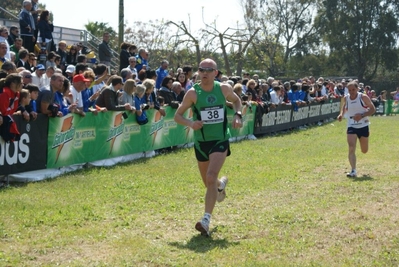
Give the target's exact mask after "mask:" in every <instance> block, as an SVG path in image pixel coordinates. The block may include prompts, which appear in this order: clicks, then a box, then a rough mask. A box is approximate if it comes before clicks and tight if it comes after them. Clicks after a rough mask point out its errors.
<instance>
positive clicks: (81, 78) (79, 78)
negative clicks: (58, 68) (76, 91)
mask: <svg viewBox="0 0 399 267" xmlns="http://www.w3.org/2000/svg"><path fill="white" fill-rule="evenodd" d="M73 82H74V83H77V82H90V80H89V79H86V78H85V76H83V74H78V75H75V76H73Z"/></svg>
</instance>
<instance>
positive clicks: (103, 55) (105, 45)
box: [98, 32, 112, 66]
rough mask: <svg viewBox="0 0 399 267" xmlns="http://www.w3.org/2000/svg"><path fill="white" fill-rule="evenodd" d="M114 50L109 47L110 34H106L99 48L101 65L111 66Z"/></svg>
mask: <svg viewBox="0 0 399 267" xmlns="http://www.w3.org/2000/svg"><path fill="white" fill-rule="evenodd" d="M111 57H112V50H111V47H109V33H108V32H104V34H103V42H102V43H101V44H100V45H99V46H98V58H99V59H100V63H103V64H105V65H107V66H111Z"/></svg>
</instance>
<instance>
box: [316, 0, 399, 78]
mask: <svg viewBox="0 0 399 267" xmlns="http://www.w3.org/2000/svg"><path fill="white" fill-rule="evenodd" d="M398 2H399V1H397V0H384V1H377V0H361V1H360V0H355V1H353V0H325V1H323V2H322V5H321V7H320V9H319V10H318V14H317V19H316V21H315V25H316V26H317V27H318V28H319V31H320V33H321V34H322V36H323V40H324V41H325V42H326V43H327V44H328V46H329V49H330V56H335V57H339V59H340V63H341V64H342V65H343V66H345V68H346V72H347V75H353V76H357V77H358V79H359V80H360V81H363V80H371V79H373V78H374V77H375V76H376V74H377V70H378V69H379V68H380V67H384V68H387V69H388V70H389V69H394V68H396V67H397V64H398V54H397V52H396V50H395V46H396V41H397V38H398Z"/></svg>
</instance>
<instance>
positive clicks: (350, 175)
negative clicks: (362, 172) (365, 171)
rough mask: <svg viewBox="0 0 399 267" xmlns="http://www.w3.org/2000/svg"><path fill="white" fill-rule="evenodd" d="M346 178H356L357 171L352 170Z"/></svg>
mask: <svg viewBox="0 0 399 267" xmlns="http://www.w3.org/2000/svg"><path fill="white" fill-rule="evenodd" d="M346 177H356V171H355V170H352V171H351V172H348V173H347V174H346Z"/></svg>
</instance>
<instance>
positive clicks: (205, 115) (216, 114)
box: [201, 106, 224, 124]
mask: <svg viewBox="0 0 399 267" xmlns="http://www.w3.org/2000/svg"><path fill="white" fill-rule="evenodd" d="M201 120H202V122H203V123H204V124H215V123H221V122H223V121H224V112H223V106H213V107H206V108H202V109H201Z"/></svg>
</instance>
